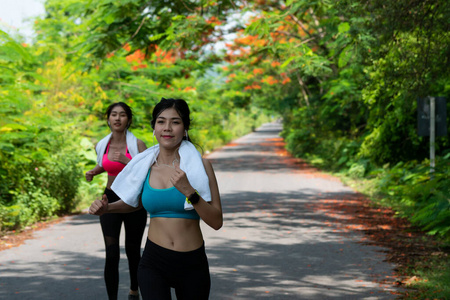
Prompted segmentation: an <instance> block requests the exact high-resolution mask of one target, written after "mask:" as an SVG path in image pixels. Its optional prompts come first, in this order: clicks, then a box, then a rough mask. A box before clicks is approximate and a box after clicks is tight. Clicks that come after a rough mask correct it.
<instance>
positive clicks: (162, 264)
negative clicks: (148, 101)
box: [89, 98, 223, 300]
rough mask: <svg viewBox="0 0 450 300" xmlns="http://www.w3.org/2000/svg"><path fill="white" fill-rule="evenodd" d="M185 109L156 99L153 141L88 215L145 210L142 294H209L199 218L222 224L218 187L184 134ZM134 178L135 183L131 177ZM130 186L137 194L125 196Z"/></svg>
mask: <svg viewBox="0 0 450 300" xmlns="http://www.w3.org/2000/svg"><path fill="white" fill-rule="evenodd" d="M189 126H190V111H189V107H188V105H187V104H186V102H185V101H184V100H181V99H164V98H163V99H162V100H161V101H160V102H159V103H158V104H157V105H156V106H155V109H154V110H153V120H152V128H153V129H154V132H153V134H154V137H155V138H156V139H157V141H158V144H159V145H157V146H154V147H152V148H149V149H147V150H146V151H144V152H143V153H141V154H139V155H138V156H137V157H136V158H134V159H133V160H135V161H134V162H133V161H132V162H131V163H130V164H129V165H127V166H126V167H125V168H124V170H123V172H122V173H121V174H119V177H118V178H122V179H123V180H121V181H120V182H122V183H123V185H122V186H121V185H120V182H119V184H117V185H116V184H114V185H113V186H112V189H113V190H114V191H115V192H116V193H117V194H118V195H119V196H121V200H119V201H116V202H114V203H108V202H107V199H106V198H107V197H106V196H105V195H104V196H103V199H102V200H95V201H94V202H93V203H92V204H91V207H90V208H89V213H90V214H95V215H103V214H106V213H113V212H129V211H134V210H135V209H138V208H139V207H142V206H143V207H144V208H145V209H146V210H147V211H148V212H149V213H150V225H149V230H148V238H147V243H146V245H145V249H144V252H143V254H142V258H141V262H140V264H139V270H138V280H139V289H140V291H141V295H142V298H143V299H155V300H166V299H171V292H170V288H171V287H173V288H174V289H175V293H176V295H177V299H181V300H186V299H193V300H194V299H195V300H204V299H208V298H209V291H210V284H211V280H210V274H209V266H208V260H207V257H206V253H205V243H204V240H203V235H202V232H201V229H200V219H202V220H203V221H204V222H205V223H206V224H207V225H209V226H210V227H212V228H213V229H215V230H219V229H220V228H221V227H222V224H223V215H222V205H221V202H220V195H219V189H218V185H217V181H216V177H215V174H214V170H213V167H212V165H211V163H210V162H209V161H208V160H207V159H205V158H202V157H201V156H200V154H199V153H198V151H197V150H195V147H194V146H193V145H192V144H191V142H190V139H189V135H188V132H189ZM136 178H139V179H138V182H137V183H136V182H135V181H136V180H137V179H136ZM133 190H136V191H137V192H136V193H137V196H136V197H134V196H130V194H133Z"/></svg>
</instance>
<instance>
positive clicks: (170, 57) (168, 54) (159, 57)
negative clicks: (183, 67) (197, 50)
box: [155, 47, 177, 64]
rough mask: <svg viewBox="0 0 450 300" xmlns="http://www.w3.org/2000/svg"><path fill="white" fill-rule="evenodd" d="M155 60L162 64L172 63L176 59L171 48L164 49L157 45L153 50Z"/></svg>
mask: <svg viewBox="0 0 450 300" xmlns="http://www.w3.org/2000/svg"><path fill="white" fill-rule="evenodd" d="M155 56H156V61H157V62H159V63H163V64H173V63H175V61H176V60H177V58H176V56H175V53H174V52H173V51H172V50H169V51H164V50H161V49H160V48H159V47H157V48H156V51H155Z"/></svg>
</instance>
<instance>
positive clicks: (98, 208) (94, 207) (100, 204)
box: [89, 194, 108, 216]
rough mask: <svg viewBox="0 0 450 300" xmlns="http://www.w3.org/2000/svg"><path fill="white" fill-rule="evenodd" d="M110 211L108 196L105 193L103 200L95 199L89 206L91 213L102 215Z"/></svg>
mask: <svg viewBox="0 0 450 300" xmlns="http://www.w3.org/2000/svg"><path fill="white" fill-rule="evenodd" d="M106 212H108V198H107V197H106V195H105V194H103V196H102V200H95V201H94V202H92V204H91V206H90V207H89V214H91V215H97V216H101V215H103V214H104V213H106Z"/></svg>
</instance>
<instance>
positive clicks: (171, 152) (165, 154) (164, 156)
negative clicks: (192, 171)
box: [156, 148, 180, 165]
mask: <svg viewBox="0 0 450 300" xmlns="http://www.w3.org/2000/svg"><path fill="white" fill-rule="evenodd" d="M178 149H179V148H175V149H160V151H159V154H158V157H157V158H156V159H157V161H158V163H160V164H165V165H170V164H172V163H173V162H174V161H176V160H177V161H180V155H179V154H178Z"/></svg>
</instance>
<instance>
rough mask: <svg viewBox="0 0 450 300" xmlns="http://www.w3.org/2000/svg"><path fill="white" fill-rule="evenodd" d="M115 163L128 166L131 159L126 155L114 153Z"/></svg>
mask: <svg viewBox="0 0 450 300" xmlns="http://www.w3.org/2000/svg"><path fill="white" fill-rule="evenodd" d="M112 160H113V161H118V162H120V163H122V164H124V165H126V164H128V163H129V162H130V160H131V159H129V158H128V157H127V156H126V155H125V154H123V153H121V152H119V151H116V152H114V153H113V157H112Z"/></svg>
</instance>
